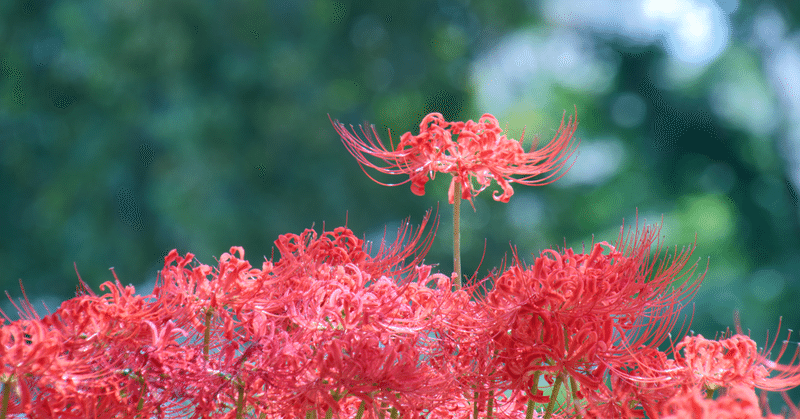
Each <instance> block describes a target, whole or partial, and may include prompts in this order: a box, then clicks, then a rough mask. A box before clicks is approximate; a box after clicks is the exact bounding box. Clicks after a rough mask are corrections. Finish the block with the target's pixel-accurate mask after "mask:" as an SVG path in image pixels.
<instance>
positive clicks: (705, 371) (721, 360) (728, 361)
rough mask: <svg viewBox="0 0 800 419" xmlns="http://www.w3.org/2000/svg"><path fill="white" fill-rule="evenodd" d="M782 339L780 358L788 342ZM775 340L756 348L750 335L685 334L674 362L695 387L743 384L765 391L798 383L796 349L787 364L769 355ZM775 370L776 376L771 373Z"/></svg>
mask: <svg viewBox="0 0 800 419" xmlns="http://www.w3.org/2000/svg"><path fill="white" fill-rule="evenodd" d="M789 335H790V336H787V338H786V340H785V341H784V342H783V345H782V347H781V350H780V351H779V353H778V356H777V358H776V360H777V361H779V360H780V359H781V358H782V357H783V356H784V354H786V349H787V347H788V344H789V337H791V332H789ZM776 341H777V336H776V339H775V340H774V341H773V342H772V345H770V347H769V348H765V349H764V350H763V351H762V352H759V351H758V346H757V345H756V342H755V341H753V340H752V339H750V337H748V336H745V335H742V334H736V335H733V336H731V337H729V338H727V339H721V340H709V339H705V338H704V337H703V336H702V335H697V336H686V337H684V339H683V341H681V342H680V343H679V344H678V345H677V346H676V347H675V361H676V362H677V363H678V364H680V365H682V366H684V368H685V374H686V375H685V377H686V378H685V379H686V380H687V381H689V382H690V383H692V384H693V385H695V386H696V387H698V388H701V389H706V390H709V391H714V390H716V389H718V388H726V387H731V386H746V387H750V388H759V389H762V390H767V391H785V390H789V389H791V388H794V387H797V386H798V385H800V364H797V363H796V362H797V361H798V354H799V353H800V348H798V349H797V350H796V351H795V352H794V355H793V356H792V359H791V360H790V361H789V363H788V364H779V363H778V362H776V361H772V360H770V358H769V355H770V352H772V349H773V348H774V347H775V343H776ZM776 371H777V372H778V373H777V375H775V376H772V377H771V376H770V375H772V373H773V372H776Z"/></svg>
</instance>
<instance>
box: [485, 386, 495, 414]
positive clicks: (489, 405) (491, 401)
mask: <svg viewBox="0 0 800 419" xmlns="http://www.w3.org/2000/svg"><path fill="white" fill-rule="evenodd" d="M493 411H494V390H489V401H487V402H486V419H492V413H494V412H493Z"/></svg>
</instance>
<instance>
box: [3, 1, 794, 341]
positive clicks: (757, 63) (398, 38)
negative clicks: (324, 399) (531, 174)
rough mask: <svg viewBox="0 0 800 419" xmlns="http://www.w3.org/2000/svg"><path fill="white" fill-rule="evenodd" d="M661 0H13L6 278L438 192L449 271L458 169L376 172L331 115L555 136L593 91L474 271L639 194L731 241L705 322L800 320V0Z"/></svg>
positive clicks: (492, 221)
mask: <svg viewBox="0 0 800 419" xmlns="http://www.w3.org/2000/svg"><path fill="white" fill-rule="evenodd" d="M658 4H659V2H654V1H647V0H642V1H636V2H630V6H629V7H628V8H625V9H620V6H619V5H615V2H605V1H598V2H581V1H563V2H555V1H544V2H541V3H540V2H528V3H526V2H496V1H494V0H491V1H490V0H472V1H470V0H461V1H453V2H446V1H439V2H423V1H414V0H411V1H403V2H348V1H329V0H315V1H298V2H284V1H244V0H240V1H228V2H212V1H159V2H155V1H149V2H148V1H145V2H134V1H122V0H102V1H63V0H55V1H49V2H39V1H14V0H12V1H6V2H2V3H0V16H2V21H3V22H2V23H3V24H2V25H0V185H1V186H0V187H1V188H2V192H1V193H0V196H1V197H2V200H1V201H0V202H2V204H1V205H0V213H1V214H2V217H1V218H0V264H1V265H2V266H3V269H2V274H0V282H1V283H2V284H3V288H5V289H7V290H9V291H10V293H11V294H12V295H15V296H16V295H19V292H18V285H17V283H18V280H20V279H21V280H22V282H23V284H24V285H25V287H26V289H27V290H28V292H29V294H31V296H32V297H33V299H42V298H45V299H48V298H50V304H54V303H55V304H57V302H58V301H59V300H61V299H64V298H69V297H70V296H71V293H72V292H73V290H74V288H75V285H76V281H77V277H76V275H75V272H74V268H73V264H75V265H77V268H78V271H79V272H80V274H81V276H82V278H83V279H84V280H85V281H87V282H88V283H89V284H91V285H93V286H96V285H97V284H99V283H101V282H103V281H106V280H108V279H110V278H111V273H110V272H108V271H107V270H108V268H109V267H114V270H115V272H116V274H117V275H118V276H119V277H120V279H121V281H122V282H123V283H134V284H137V285H138V284H146V283H148V282H149V281H152V280H153V279H154V277H155V275H156V272H157V270H158V269H159V268H160V266H161V265H162V261H163V256H164V255H166V253H167V252H168V251H169V250H170V249H173V248H177V249H178V250H179V251H180V252H193V253H195V254H196V255H197V256H198V258H199V259H200V260H203V261H205V262H210V261H212V260H213V257H214V255H219V254H221V253H223V252H224V251H226V250H227V249H229V248H230V246H232V245H241V246H244V248H245V249H247V252H248V257H249V259H250V260H251V261H252V262H253V263H254V264H258V260H259V259H260V258H261V255H267V256H269V255H270V254H271V252H272V241H273V240H275V239H276V238H277V236H278V235H279V234H283V233H287V232H296V233H299V232H300V231H302V230H303V229H305V228H308V227H311V226H313V225H315V226H316V227H321V223H323V222H324V223H326V224H327V225H328V226H333V225H340V224H343V223H345V220H347V223H348V225H349V227H351V228H352V229H353V230H354V231H356V232H357V233H359V234H364V235H365V236H366V237H367V239H372V240H380V237H381V235H382V234H383V229H384V226H387V225H388V229H389V234H392V230H393V229H394V228H395V227H396V226H397V225H398V223H399V221H400V220H401V219H402V218H404V217H407V216H411V217H412V221H414V222H418V221H419V220H420V219H421V218H422V216H423V214H424V212H425V211H426V209H428V208H431V207H437V205H438V209H439V214H440V216H441V221H442V222H441V225H440V227H439V231H438V237H439V239H438V240H437V242H436V243H435V245H434V247H433V249H432V250H431V252H430V254H429V256H428V257H427V262H428V263H439V269H441V270H443V271H448V270H449V269H451V266H450V264H451V262H450V261H451V260H452V259H451V257H450V243H449V241H448V239H449V238H450V236H451V233H452V230H451V227H450V222H451V214H450V212H449V211H450V207H449V206H448V205H447V203H446V192H447V191H446V188H447V185H448V182H447V180H442V179H437V180H436V181H435V182H433V184H432V185H431V186H430V187H429V188H428V194H427V195H426V196H424V197H417V196H414V195H413V194H411V192H410V190H409V188H408V187H407V186H399V187H394V188H388V187H384V186H380V185H377V184H375V183H373V182H372V181H371V180H369V179H368V178H367V177H366V176H364V174H363V173H362V172H361V170H360V169H359V167H358V165H357V164H356V163H355V161H354V160H353V159H352V158H351V157H350V156H349V155H348V154H347V152H346V150H345V149H344V147H342V145H341V143H340V141H339V139H338V137H337V136H336V134H335V132H334V130H333V129H332V127H331V124H330V122H329V120H328V118H329V116H328V115H330V117H331V118H334V119H339V120H341V121H342V122H345V123H346V124H349V123H352V124H355V125H357V124H359V123H362V122H364V121H365V120H367V121H370V122H371V123H374V124H376V126H377V131H378V132H379V133H380V134H381V135H384V136H385V135H386V129H387V128H389V129H391V130H392V133H393V137H397V136H399V135H400V134H402V133H403V132H406V131H410V130H416V129H417V128H418V123H419V121H420V119H421V118H422V116H424V115H425V114H426V113H428V112H432V111H437V112H441V113H443V114H444V116H445V117H446V118H448V119H450V120H467V119H477V118H478V117H480V115H481V114H482V113H484V112H490V113H494V114H495V115H496V116H497V117H498V118H499V119H500V121H501V124H506V123H507V124H508V129H509V130H510V131H511V132H512V133H513V134H514V136H518V135H520V134H521V132H522V129H523V127H526V131H525V132H526V138H532V137H533V136H534V134H538V135H539V136H541V137H542V140H548V139H549V136H551V135H552V134H553V133H554V132H555V129H556V128H557V127H558V122H559V119H560V117H561V115H562V112H563V111H564V110H567V111H568V112H569V111H571V110H572V108H573V106H576V107H577V110H578V115H579V118H580V121H581V123H580V125H579V130H578V134H577V135H578V136H579V137H580V138H581V139H582V144H581V147H580V149H581V151H580V156H579V157H578V159H577V161H576V163H575V165H574V167H573V169H572V171H571V172H570V173H569V174H568V175H567V176H565V177H564V178H563V179H562V180H560V181H559V182H557V183H555V184H553V185H548V186H544V187H537V188H526V187H522V186H519V187H517V188H516V189H515V191H516V194H515V195H514V197H512V199H511V202H510V203H509V204H501V203H497V202H494V201H492V200H491V198H490V197H489V194H483V195H482V196H481V197H479V198H478V199H476V202H475V207H476V212H472V211H471V209H470V208H469V207H468V206H467V207H465V208H466V209H465V210H464V211H463V212H462V214H463V225H464V228H465V230H464V232H463V237H462V246H463V250H464V270H465V272H472V271H474V270H475V269H478V264H479V261H480V260H481V257H482V255H484V253H485V255H484V256H483V265H482V266H481V268H480V272H479V276H480V275H481V272H485V271H486V270H487V269H491V268H492V267H494V266H497V265H499V264H500V262H501V260H502V258H503V255H504V254H506V253H509V250H510V246H509V244H513V245H515V246H516V247H517V249H518V251H519V253H520V255H521V256H522V257H527V256H526V255H528V254H529V253H531V252H534V253H538V252H539V251H540V250H542V249H544V248H547V247H551V246H557V245H562V246H563V245H564V244H565V243H566V245H567V246H580V245H581V242H587V243H588V242H589V241H591V240H592V237H594V240H598V241H600V240H608V241H611V240H613V239H615V238H616V237H617V234H618V230H619V226H620V224H621V222H622V219H623V218H624V219H625V223H626V224H627V225H633V224H634V223H635V214H636V211H637V209H638V214H639V221H640V222H643V219H644V218H646V219H647V221H648V222H658V221H660V220H661V218H662V216H663V219H664V223H665V226H664V230H663V233H664V238H663V241H662V242H663V244H664V245H665V246H674V245H678V246H683V245H687V244H690V243H692V242H693V241H694V237H695V234H696V236H697V246H698V248H697V251H696V252H695V255H696V256H697V257H699V258H700V259H701V261H700V265H701V266H702V267H705V264H706V260H707V258H708V257H710V265H709V266H710V268H709V273H708V276H707V279H706V283H705V284H704V286H703V287H701V289H700V292H699V293H698V295H697V297H696V300H695V301H696V302H697V305H696V306H695V307H694V323H693V329H694V330H695V331H696V332H698V333H703V334H705V335H707V336H713V335H714V333H715V332H716V331H719V330H724V329H725V328H726V327H729V326H732V325H733V312H734V310H739V311H741V313H742V321H743V325H744V327H745V328H750V329H752V330H753V332H754V333H753V337H754V338H756V339H762V340H763V337H764V336H765V331H766V330H770V331H771V332H774V331H775V328H776V326H777V321H778V317H779V316H781V315H783V316H784V319H783V327H784V329H785V328H786V327H794V328H795V329H800V311H798V310H797V309H796V300H797V295H798V291H800V274H798V272H800V226H799V222H798V214H799V213H798V202H797V193H798V186H800V134H799V133H800V96H798V91H800V80H798V74H800V53H798V51H800V42H799V41H798V39H800V29H798V22H799V20H798V13H800V12H799V11H798V9H797V7H794V8H793V7H792V6H786V5H783V4H782V3H781V2H778V3H775V4H762V5H759V6H756V5H754V4H750V3H743V2H742V3H740V2H737V1H736V0H731V1H719V2H718V3H714V2H713V1H710V0H705V1H703V0H693V1H690V0H684V1H682V2H676V3H675V4H676V6H675V7H674V8H672V9H670V8H664V7H660V6H658ZM637 19H638V20H637ZM648 19H649V20H648ZM794 64H797V67H793V65H794ZM792 68H794V70H792ZM415 133H416V131H415ZM384 139H385V140H386V139H387V138H385V137H384ZM526 143H527V144H529V142H528V141H526ZM527 144H526V146H527ZM381 180H383V181H387V182H391V181H394V180H397V181H399V180H401V179H390V178H381ZM440 201H441V204H439V202H440ZM528 259H529V257H528ZM142 291H144V292H147V291H148V290H147V289H146V285H145V288H144V289H143V290H142ZM688 313H689V314H691V311H688Z"/></svg>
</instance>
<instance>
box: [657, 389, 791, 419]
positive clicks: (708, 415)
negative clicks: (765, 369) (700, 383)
mask: <svg viewBox="0 0 800 419" xmlns="http://www.w3.org/2000/svg"><path fill="white" fill-rule="evenodd" d="M659 417H660V418H663V419H762V418H764V419H783V416H778V415H774V414H767V415H766V416H762V412H761V407H760V406H759V398H758V396H757V395H756V393H755V391H754V390H753V388H752V387H748V386H740V385H736V386H732V387H730V388H729V389H728V390H727V391H726V392H725V394H723V395H721V396H720V397H718V398H716V399H709V398H707V397H705V396H704V395H703V394H702V393H701V392H700V391H697V389H695V388H691V387H688V388H684V389H682V391H680V392H678V393H677V394H676V395H675V396H674V397H673V398H672V399H670V400H669V401H668V402H666V403H665V404H664V407H663V408H662V414H661V415H660V416H659Z"/></svg>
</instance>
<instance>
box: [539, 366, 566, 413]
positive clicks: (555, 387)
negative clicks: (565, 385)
mask: <svg viewBox="0 0 800 419" xmlns="http://www.w3.org/2000/svg"><path fill="white" fill-rule="evenodd" d="M563 381H564V373H563V372H561V373H559V374H558V375H557V376H556V381H555V382H554V383H553V392H552V393H550V402H549V403H547V408H545V410H544V416H543V417H542V419H550V417H551V416H553V410H555V407H556V400H557V399H558V392H559V391H561V383H562V382H563Z"/></svg>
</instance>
